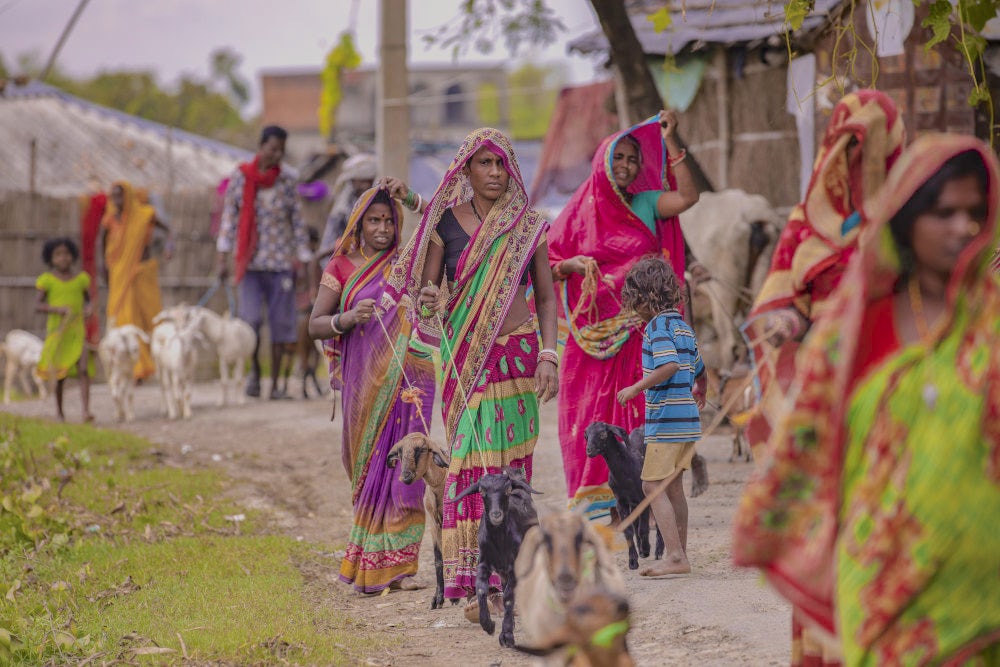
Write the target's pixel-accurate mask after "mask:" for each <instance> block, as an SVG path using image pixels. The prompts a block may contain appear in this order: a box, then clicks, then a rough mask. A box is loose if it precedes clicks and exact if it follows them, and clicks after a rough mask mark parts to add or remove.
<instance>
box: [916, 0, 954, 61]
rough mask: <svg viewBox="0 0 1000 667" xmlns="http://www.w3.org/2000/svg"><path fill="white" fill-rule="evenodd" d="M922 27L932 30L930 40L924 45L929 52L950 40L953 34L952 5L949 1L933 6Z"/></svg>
mask: <svg viewBox="0 0 1000 667" xmlns="http://www.w3.org/2000/svg"><path fill="white" fill-rule="evenodd" d="M920 25H921V27H923V28H930V29H931V32H932V33H933V35H931V38H930V40H928V42H927V43H926V44H924V48H925V49H927V50H928V51H929V50H930V49H931V48H933V47H934V46H935V45H936V44H940V43H941V42H943V41H944V40H946V39H948V35H950V34H951V3H950V2H948V0H937V1H936V2H935V3H934V4H932V5H931V7H930V13H929V14H928V15H927V18H925V19H924V20H923V22H921V24H920Z"/></svg>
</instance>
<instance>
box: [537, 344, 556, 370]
mask: <svg viewBox="0 0 1000 667" xmlns="http://www.w3.org/2000/svg"><path fill="white" fill-rule="evenodd" d="M543 361H550V362H552V363H553V364H555V365H556V367H557V368H558V367H559V355H558V354H557V353H556V351H555V350H553V349H551V348H547V349H544V350H540V351H539V352H538V363H541V362H543Z"/></svg>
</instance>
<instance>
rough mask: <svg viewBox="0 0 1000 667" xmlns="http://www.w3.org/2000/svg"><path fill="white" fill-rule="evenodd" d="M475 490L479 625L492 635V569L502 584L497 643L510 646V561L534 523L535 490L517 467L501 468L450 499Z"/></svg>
mask: <svg viewBox="0 0 1000 667" xmlns="http://www.w3.org/2000/svg"><path fill="white" fill-rule="evenodd" d="M472 493H478V494H480V495H482V497H483V518H482V519H480V521H479V568H478V569H477V571H476V601H477V602H478V603H479V625H480V626H481V627H482V628H483V630H485V631H486V633H487V634H490V635H492V634H493V632H494V631H495V630H496V624H495V623H494V622H493V619H492V618H490V608H489V593H490V575H491V574H492V573H493V572H494V571H495V572H496V573H497V574H498V575H500V580H501V582H502V583H503V625H502V626H501V629H500V646H506V647H508V648H509V647H513V646H514V587H515V586H516V585H517V578H516V576H515V574H514V561H515V560H516V559H517V553H518V551H520V549H521V541H522V540H523V539H524V534H525V533H526V532H527V531H528V529H529V528H531V527H532V526H536V525H538V514H537V513H536V512H535V506H534V504H533V503H532V502H531V495H530V494H532V493H539V492H538V491H535V490H534V489H532V488H531V486H530V485H529V484H528V483H527V482H526V481H525V480H524V476H523V473H522V472H521V471H520V470H514V469H512V468H509V467H507V468H504V471H503V472H502V473H500V474H496V475H483V476H482V477H481V478H480V479H479V481H478V482H476V483H474V484H472V485H471V486H469V487H468V488H467V489H465V490H464V491H462V492H461V493H460V494H458V495H457V496H455V498H454V500H451V501H448V502H458V501H460V500H462V499H463V498H465V497H466V496H468V495H470V494H472Z"/></svg>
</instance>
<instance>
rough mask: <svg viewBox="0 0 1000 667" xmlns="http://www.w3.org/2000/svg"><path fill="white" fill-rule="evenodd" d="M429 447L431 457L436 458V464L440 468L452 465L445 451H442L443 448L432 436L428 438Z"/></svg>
mask: <svg viewBox="0 0 1000 667" xmlns="http://www.w3.org/2000/svg"><path fill="white" fill-rule="evenodd" d="M427 448H428V449H429V450H430V452H431V457H432V458H433V460H434V465H436V466H438V467H440V468H447V467H448V466H450V465H451V462H450V461H449V460H448V457H447V456H445V454H444V452H442V451H441V448H440V447H439V446H438V444H437V443H436V442H434V441H433V440H431V439H430V438H427Z"/></svg>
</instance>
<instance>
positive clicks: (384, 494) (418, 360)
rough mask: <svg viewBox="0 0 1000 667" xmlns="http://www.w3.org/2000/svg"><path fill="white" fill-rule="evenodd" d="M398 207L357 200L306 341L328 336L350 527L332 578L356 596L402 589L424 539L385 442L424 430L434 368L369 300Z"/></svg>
mask: <svg viewBox="0 0 1000 667" xmlns="http://www.w3.org/2000/svg"><path fill="white" fill-rule="evenodd" d="M401 221H402V209H401V208H400V205H399V203H398V202H396V201H394V200H392V199H391V198H390V197H389V194H388V192H387V191H386V190H384V189H374V188H373V189H371V190H368V191H367V192H365V193H364V194H363V195H361V198H360V199H358V202H357V204H355V206H354V211H353V212H352V213H351V217H350V219H349V220H348V223H347V228H346V229H345V231H344V234H343V236H342V237H341V239H340V243H339V245H338V246H337V250H336V251H335V252H334V254H333V257H332V258H331V259H330V262H329V264H327V267H326V270H325V271H324V272H323V277H322V279H321V281H320V287H319V292H318V294H317V297H316V303H315V304H314V305H313V310H312V315H311V316H310V321H309V335H310V336H312V337H313V338H322V339H329V340H328V341H327V345H326V351H327V356H328V357H329V358H330V382H331V386H332V387H333V388H334V389H340V390H341V392H342V401H341V403H342V406H343V415H344V418H343V419H344V422H343V446H342V457H343V462H344V467H345V468H346V470H347V475H348V478H349V479H350V480H351V500H352V503H353V506H354V523H353V526H352V529H351V535H350V538H349V540H348V544H347V550H346V554H345V556H344V560H343V562H342V563H341V566H340V578H341V580H342V581H344V582H346V583H351V584H354V588H355V589H357V590H358V591H360V592H362V593H376V592H378V591H381V590H383V589H384V588H385V587H386V586H392V587H399V588H411V587H413V585H412V582H411V581H410V580H409V579H407V577H412V576H413V575H414V574H416V572H417V554H418V552H419V549H420V540H421V538H422V537H423V533H424V509H423V496H424V483H423V481H421V480H417V481H415V482H413V483H412V484H409V485H407V484H403V483H402V482H400V481H399V479H398V478H397V475H396V474H395V472H396V471H394V470H392V469H390V468H387V467H386V465H385V462H386V458H387V455H388V454H389V450H390V449H391V448H392V446H393V445H394V444H395V443H396V442H397V441H398V440H400V439H402V437H403V436H405V435H407V434H408V433H413V432H414V431H420V432H422V433H426V432H427V426H428V424H429V423H430V419H431V417H430V415H431V405H432V404H433V402H434V365H433V362H432V360H431V357H430V354H429V353H428V351H427V350H424V351H420V350H417V349H415V348H414V347H411V346H410V345H409V340H410V335H409V334H410V327H409V325H408V324H407V323H406V322H405V320H404V319H402V318H400V317H398V315H397V312H396V311H395V310H391V311H388V312H386V313H384V314H382V315H381V316H380V315H379V314H378V313H376V312H375V308H374V305H375V301H376V299H378V298H379V296H380V295H381V294H382V290H383V289H384V288H385V281H386V276H387V275H388V273H389V268H390V266H391V265H392V262H393V260H395V258H396V250H397V239H398V238H399V228H400V223H401Z"/></svg>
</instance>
